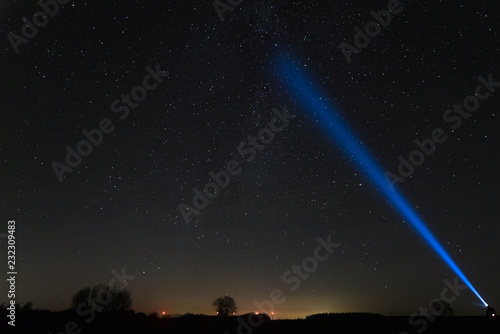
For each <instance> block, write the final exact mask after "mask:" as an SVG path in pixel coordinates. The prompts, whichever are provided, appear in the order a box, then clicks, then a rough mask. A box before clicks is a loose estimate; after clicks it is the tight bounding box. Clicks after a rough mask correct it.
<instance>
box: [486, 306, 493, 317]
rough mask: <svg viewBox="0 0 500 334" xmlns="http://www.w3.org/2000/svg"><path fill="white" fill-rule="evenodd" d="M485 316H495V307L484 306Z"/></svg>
mask: <svg viewBox="0 0 500 334" xmlns="http://www.w3.org/2000/svg"><path fill="white" fill-rule="evenodd" d="M486 316H487V317H494V316H495V309H494V308H493V307H491V306H488V307H486Z"/></svg>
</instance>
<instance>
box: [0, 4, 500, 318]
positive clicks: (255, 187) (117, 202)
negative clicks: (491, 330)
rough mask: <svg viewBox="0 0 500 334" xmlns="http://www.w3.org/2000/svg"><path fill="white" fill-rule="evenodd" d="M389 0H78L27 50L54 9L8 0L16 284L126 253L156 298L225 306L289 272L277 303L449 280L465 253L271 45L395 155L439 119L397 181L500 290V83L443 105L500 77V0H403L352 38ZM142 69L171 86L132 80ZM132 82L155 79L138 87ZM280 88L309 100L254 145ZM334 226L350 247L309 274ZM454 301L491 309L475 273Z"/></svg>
mask: <svg viewBox="0 0 500 334" xmlns="http://www.w3.org/2000/svg"><path fill="white" fill-rule="evenodd" d="M61 2H64V1H61ZM237 2H238V1H233V3H237ZM387 6H388V3H387V1H355V2H351V1H347V2H345V1H344V2H341V1H261V0H259V1H250V0H243V1H242V2H241V3H240V4H238V5H236V6H234V10H233V11H226V12H225V13H223V14H222V15H223V17H224V20H223V21H222V20H221V19H220V17H219V15H218V13H217V11H216V9H215V8H214V6H213V4H212V1H163V0H151V1H99V2H98V1H93V2H89V1H68V3H67V4H64V5H59V10H58V13H56V14H54V15H53V17H50V16H49V17H48V22H47V24H46V25H45V26H44V27H41V28H39V29H38V33H37V34H36V35H35V36H32V37H31V38H29V39H27V41H26V43H21V44H18V46H17V48H18V52H17V53H16V52H15V51H14V47H13V46H12V44H11V42H10V41H9V38H8V34H9V33H10V32H12V33H14V34H16V35H18V36H22V31H21V27H22V25H23V21H21V19H22V18H23V17H27V18H28V19H29V20H30V21H31V20H32V16H33V14H34V13H36V12H37V11H40V10H41V9H40V6H39V5H37V3H36V1H1V2H0V15H1V16H0V22H1V25H0V30H1V35H2V36H3V37H2V43H0V62H1V63H0V84H1V87H0V88H1V89H0V96H1V101H2V105H1V110H2V113H1V114H0V115H1V116H0V117H1V119H0V124H1V127H2V131H1V140H0V155H1V160H0V161H1V167H0V168H1V169H0V185H1V197H0V201H1V207H0V209H1V218H2V221H1V226H2V227H1V229H0V233H6V231H7V221H8V220H10V219H15V220H16V241H17V244H16V246H17V248H16V250H17V254H16V256H17V272H18V276H17V289H18V294H17V298H16V302H20V303H22V304H24V303H26V302H28V301H33V303H34V307H35V308H45V309H51V310H63V309H66V308H68V307H69V305H70V302H71V296H72V295H73V293H74V292H76V291H77V290H78V289H80V288H83V287H85V286H89V285H94V284H98V283H107V282H108V281H109V280H110V279H111V278H112V277H113V274H112V273H111V271H112V270H116V271H118V272H121V271H122V268H125V269H123V270H124V271H125V273H126V274H127V275H133V276H135V278H134V279H131V280H129V281H128V285H127V289H128V290H130V291H131V293H132V299H133V309H134V310H136V311H141V312H145V313H150V312H162V311H165V312H167V313H168V314H182V313H186V312H191V313H204V314H214V313H215V311H214V310H213V308H212V306H211V303H212V301H213V300H214V299H216V298H217V297H220V296H224V295H226V294H228V295H229V296H231V297H233V298H234V299H235V300H236V303H237V305H238V306H239V313H245V312H252V311H257V308H256V307H255V306H254V305H253V301H255V300H256V301H259V302H261V301H264V300H267V299H269V296H270V293H271V291H273V290H274V289H280V290H282V291H283V295H284V296H285V297H286V301H284V302H283V303H282V304H281V305H276V306H275V307H276V310H275V312H276V315H275V318H295V317H304V316H306V315H308V314H313V313H320V312H376V313H381V314H385V315H405V314H410V313H412V312H414V311H417V310H418V308H419V307H421V306H422V307H427V306H428V304H429V302H430V301H431V300H433V299H436V298H439V297H440V294H441V291H442V290H443V289H444V288H445V287H446V285H445V283H444V280H445V279H447V280H448V281H450V282H453V280H454V278H455V277H456V274H455V273H454V272H453V271H452V270H451V269H450V268H449V267H448V266H447V265H446V264H445V263H444V262H443V260H442V259H441V258H440V257H439V256H438V255H437V254H436V253H435V252H434V251H433V250H432V249H431V248H430V247H429V246H428V245H427V243H426V242H425V241H424V240H423V239H422V238H421V237H420V235H419V234H418V233H416V232H415V231H414V230H413V229H412V228H411V227H410V226H409V225H408V224H407V223H406V221H405V219H404V218H403V217H401V216H400V215H399V213H398V212H397V211H396V210H394V208H393V207H392V206H391V204H390V203H389V202H388V201H387V200H386V199H385V198H384V197H383V196H382V195H381V194H380V192H379V190H377V189H376V188H375V187H373V186H372V185H371V183H370V181H369V179H368V176H367V175H366V174H364V173H363V172H362V171H361V170H359V169H358V168H356V167H355V165H354V164H353V163H352V161H351V156H350V155H349V154H345V152H343V151H341V150H339V149H338V147H337V146H336V145H335V142H332V141H331V140H330V139H329V138H328V136H327V135H326V134H325V132H324V130H323V126H324V124H319V122H318V120H317V119H315V118H314V115H312V114H311V113H310V112H307V111H306V110H305V109H304V107H303V106H302V105H301V104H300V103H299V102H298V99H297V96H294V95H293V94H291V93H290V91H289V90H288V89H287V87H286V85H285V84H284V81H283V80H282V79H283V78H282V76H281V75H280V73H279V72H278V71H276V66H275V65H276V62H277V59H279V58H280V57H281V56H283V55H289V56H291V57H293V58H294V59H296V60H297V63H296V65H297V66H298V67H300V68H301V69H303V70H305V71H306V72H307V73H308V75H309V76H310V77H311V78H313V79H314V81H315V84H316V85H317V87H319V90H320V91H321V93H322V94H323V95H324V99H325V101H326V102H327V103H329V104H330V105H332V106H334V107H335V108H336V109H337V111H338V113H339V114H340V116H341V117H342V118H343V119H344V120H345V122H346V123H347V124H349V126H350V128H351V130H352V131H353V132H355V133H356V135H357V137H358V138H361V140H362V145H363V147H364V148H366V149H367V150H368V151H369V152H371V154H372V155H373V156H374V157H375V158H376V159H377V161H378V163H379V164H380V166H381V167H382V168H383V170H387V171H389V172H392V173H394V174H397V173H398V165H399V164H400V160H398V156H402V157H403V158H405V159H408V158H409V155H410V153H411V152H412V151H413V150H415V149H416V148H418V147H417V146H416V144H415V143H414V141H415V140H416V139H418V140H420V141H422V140H424V139H426V138H431V137H432V135H431V133H432V132H433V130H434V129H436V128H441V129H443V131H444V134H445V135H446V136H447V137H446V138H447V139H446V140H445V141H444V142H443V143H439V144H436V150H435V152H434V153H432V154H431V155H429V156H425V161H424V162H423V163H422V164H421V165H420V166H417V167H415V170H414V172H413V173H412V175H411V176H409V177H407V178H406V181H405V182H398V183H397V184H396V187H397V188H398V189H399V190H400V191H401V192H402V193H403V194H404V195H405V197H406V198H407V199H408V201H409V202H410V203H411V204H412V205H413V206H414V208H415V209H416V211H417V212H418V214H419V215H420V216H421V217H422V218H423V220H424V221H425V222H426V224H427V226H428V227H429V229H430V230H432V232H433V233H434V234H435V236H436V237H437V238H438V240H439V241H440V242H441V244H442V245H443V247H445V249H446V250H447V251H448V252H449V254H450V255H451V257H452V258H453V259H454V260H455V261H456V263H457V264H458V266H459V267H460V268H461V269H462V271H463V272H464V273H465V275H466V276H467V277H468V278H469V280H470V281H471V282H472V284H473V285H474V287H475V288H476V289H477V290H478V292H479V293H480V294H481V295H482V297H484V298H485V299H486V301H487V302H488V303H490V304H491V305H492V306H495V305H500V288H499V283H498V282H499V274H500V271H499V269H498V258H497V257H498V255H499V254H500V243H499V242H498V239H499V236H500V224H499V222H500V205H499V202H498V200H499V195H500V192H499V189H500V159H498V148H499V146H500V137H499V129H500V121H499V115H498V107H499V106H500V83H497V84H496V86H494V85H491V86H490V89H491V90H489V89H488V88H486V87H484V85H483V88H482V89H480V93H481V94H483V95H486V94H487V93H489V94H490V95H489V97H488V98H485V99H484V100H482V101H480V102H479V106H478V107H477V110H474V111H473V112H470V113H468V112H467V111H463V114H462V116H459V115H460V114H459V113H458V112H453V113H451V111H450V113H449V114H447V110H448V109H449V108H451V109H453V108H454V107H453V105H454V104H463V103H464V98H466V97H467V96H470V95H474V93H475V89H476V87H477V86H478V85H480V84H481V81H480V80H479V79H478V77H480V76H481V77H483V78H484V79H485V80H487V79H488V76H489V75H490V78H491V79H490V81H493V82H500V67H499V66H498V65H497V64H496V63H497V62H498V59H500V58H499V57H500V49H499V38H500V35H499V32H500V4H498V2H496V1H486V0H480V1H466V0H462V1H419V2H418V3H417V2H416V1H402V2H401V5H400V7H398V10H401V11H400V12H399V13H398V14H392V18H391V21H390V23H389V24H387V26H386V27H382V28H381V31H380V33H379V34H378V35H377V36H374V37H372V38H371V41H370V43H369V44H368V45H366V46H365V47H364V48H360V49H359V52H358V53H352V54H351V55H350V62H348V61H347V59H346V57H345V55H344V53H343V52H342V50H341V48H340V47H339V45H340V44H341V43H342V42H345V43H348V44H350V45H353V47H354V35H355V30H354V29H355V27H359V28H360V29H364V28H365V25H366V24H367V23H368V22H369V21H372V20H373V17H372V15H370V11H376V12H378V11H380V10H382V9H387ZM11 36H12V35H11ZM147 67H149V70H148V69H146V68H147ZM157 69H158V71H159V72H158V71H157ZM150 72H153V73H155V75H153V76H151V74H149V73H150ZM158 73H160V74H161V75H160V74H158ZM148 74H149V75H150V77H149V78H150V79H147V80H146V81H145V83H143V79H144V78H145V76H146V75H148ZM154 77H156V80H155V79H154ZM143 84H144V85H149V87H153V86H154V88H151V90H144V89H142V88H139V89H135V90H133V89H134V87H136V86H138V85H141V86H142V85H143ZM495 87H496V88H495ZM495 90H496V91H495ZM144 92H146V94H147V96H143V95H141V94H143V93H144ZM131 93H134V94H135V96H138V97H140V100H141V101H140V102H137V103H135V102H134V101H131V100H129V102H128V103H127V102H124V100H122V96H125V99H126V98H127V95H130V94H131ZM115 101H116V102H115ZM114 102H115V103H114ZM113 105H114V108H113ZM120 108H121V109H120ZM283 108H286V110H287V111H288V113H289V114H291V115H294V116H295V117H294V118H291V116H290V119H287V120H286V123H288V124H287V125H286V127H285V126H282V125H283V121H280V120H279V119H277V118H276V119H275V123H274V124H275V125H276V126H279V127H280V129H281V130H280V131H276V132H274V133H272V135H273V137H272V140H270V141H269V139H270V137H269V136H270V133H271V132H269V131H267V132H266V131H264V132H262V133H264V135H263V136H264V137H262V138H264V139H265V140H267V141H269V142H268V143H266V144H262V143H261V142H259V143H257V145H258V148H253V149H252V145H251V144H248V142H249V138H248V137H249V136H251V137H258V135H259V132H260V131H261V130H262V129H264V128H265V127H269V125H268V124H269V122H270V121H271V120H272V119H273V118H275V117H277V116H276V113H283ZM273 109H274V111H273ZM445 114H446V115H447V116H449V117H455V119H454V120H453V121H450V120H448V121H445V120H444V119H443V116H444V115H445ZM457 115H458V116H457ZM464 115H466V116H464ZM457 117H458V118H459V119H460V122H461V123H458V120H457ZM103 120H104V123H105V124H104V126H103ZM107 120H109V121H107ZM100 126H101V127H102V128H105V129H106V130H107V132H108V133H103V135H102V141H101V142H100V144H99V145H98V146H97V147H94V146H92V152H90V153H89V154H88V155H87V156H84V157H82V161H81V162H80V163H79V164H77V163H73V164H74V165H76V166H75V167H71V169H72V172H67V170H66V172H64V173H63V174H64V175H63V176H62V182H60V180H59V179H58V176H57V174H56V172H55V171H54V167H53V165H54V161H56V162H58V163H60V164H61V165H63V164H64V165H67V163H66V161H65V159H66V155H67V154H68V152H67V150H66V147H67V146H69V147H70V148H71V149H72V150H77V145H78V144H79V142H80V141H82V140H86V138H85V136H84V134H83V133H82V131H84V130H86V131H89V132H90V131H91V130H93V129H96V128H99V127H100ZM454 128H455V129H454ZM111 129H113V130H111ZM97 137H99V136H97ZM97 137H95V138H97ZM95 140H97V139H95ZM242 142H245V143H244V144H243V146H242V147H241V148H242V149H248V150H249V151H252V150H253V152H254V153H246V154H243V155H242V154H240V153H239V152H238V146H239V145H240V144H241V143H242ZM80 148H81V150H82V152H84V151H86V150H88V147H87V146H81V147H80ZM84 153H86V152H84ZM251 157H252V158H253V159H250V158H251ZM233 160H234V161H236V162H237V163H238V165H237V166H238V167H237V168H240V169H238V170H239V173H235V174H236V175H231V176H230V180H229V182H228V184H227V186H225V187H224V188H223V189H220V190H219V193H218V194H217V196H213V197H214V198H213V199H211V200H210V203H209V204H208V205H206V207H204V208H202V209H200V210H199V215H196V214H194V213H193V214H189V215H188V216H189V220H190V223H189V224H186V221H185V219H184V218H183V215H182V213H181V210H180V209H179V205H180V204H181V203H182V204H185V205H186V206H190V207H193V196H194V192H193V188H196V189H199V190H200V191H203V188H204V186H205V184H207V183H208V182H210V181H211V178H210V176H209V173H210V172H214V173H218V172H219V171H224V170H226V165H227V164H228V162H230V161H233ZM247 160H252V161H247ZM73 162H74V161H73ZM233 167H234V169H235V170H236V169H237V168H236V167H235V166H234V165H233ZM66 168H68V167H66ZM329 236H330V239H331V242H334V243H340V245H339V246H338V248H336V249H335V250H334V252H333V253H332V254H331V255H330V256H329V257H328V259H327V260H325V261H322V262H319V263H318V267H317V270H315V271H313V272H311V273H310V274H309V277H308V278H307V279H305V280H301V281H300V286H299V287H298V288H297V289H296V290H295V291H292V290H291V289H290V288H291V287H292V286H294V284H291V283H288V284H287V283H285V282H284V281H283V280H282V278H283V277H282V276H283V274H284V273H285V272H286V271H287V270H291V268H292V266H293V265H294V264H295V265H301V264H302V262H303V260H304V259H306V258H307V257H312V256H314V251H315V249H316V247H317V246H318V245H319V243H318V241H317V239H318V238H321V239H323V240H325V241H326V240H327V238H328V237H329ZM0 240H2V243H1V246H0V247H1V249H2V254H4V255H2V256H4V258H3V259H4V260H5V261H4V260H2V263H4V265H3V266H2V268H4V269H3V271H4V274H3V275H5V272H6V271H7V268H6V255H7V251H6V243H5V239H0ZM321 252H322V253H321V254H326V251H324V250H322V251H321ZM292 276H297V275H294V274H291V275H289V276H288V277H289V278H290V277H292ZM1 302H8V299H7V296H6V294H5V293H2V295H1V297H0V303H1ZM451 306H452V308H453V309H454V310H455V313H456V314H460V315H480V314H484V307H483V306H482V304H481V303H480V301H479V300H478V298H477V297H476V296H475V295H474V294H473V293H472V292H471V291H470V290H462V293H461V294H460V296H458V297H457V298H456V300H455V301H454V302H453V303H452V304H451ZM497 308H498V306H497Z"/></svg>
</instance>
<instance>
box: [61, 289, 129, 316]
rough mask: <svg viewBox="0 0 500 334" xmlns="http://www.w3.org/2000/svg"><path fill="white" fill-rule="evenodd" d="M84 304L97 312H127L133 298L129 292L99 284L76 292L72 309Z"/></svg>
mask: <svg viewBox="0 0 500 334" xmlns="http://www.w3.org/2000/svg"><path fill="white" fill-rule="evenodd" d="M82 304H83V305H86V306H87V307H90V308H92V309H94V310H96V311H97V312H113V311H127V310H130V308H131V306H132V298H131V295H130V292H129V291H127V290H114V289H111V288H110V287H109V286H107V285H105V284H98V285H95V286H93V287H90V286H89V287H86V288H83V289H80V290H78V291H77V292H75V294H74V295H73V298H72V299H71V309H76V308H78V307H79V306H80V305H82Z"/></svg>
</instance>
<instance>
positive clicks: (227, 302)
mask: <svg viewBox="0 0 500 334" xmlns="http://www.w3.org/2000/svg"><path fill="white" fill-rule="evenodd" d="M212 306H213V307H215V310H216V311H217V315H218V316H221V317H227V316H228V315H231V314H234V313H236V311H237V310H238V307H237V306H236V302H235V301H234V299H233V298H231V297H229V296H225V297H219V298H217V299H216V300H214V302H213V303H212Z"/></svg>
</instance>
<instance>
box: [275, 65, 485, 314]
mask: <svg viewBox="0 0 500 334" xmlns="http://www.w3.org/2000/svg"><path fill="white" fill-rule="evenodd" d="M299 66H303V65H301V63H300V62H298V61H294V60H293V59H291V58H290V57H289V56H281V57H280V58H279V59H277V64H276V69H277V70H278V73H279V75H280V76H283V77H284V78H285V81H284V83H285V85H286V87H287V88H288V89H289V91H290V92H291V93H292V94H293V96H294V97H295V98H296V99H297V100H298V101H299V102H300V103H301V104H302V106H303V107H304V108H303V109H304V110H305V111H306V112H308V113H309V114H310V115H311V116H312V118H313V119H314V120H315V121H316V123H318V125H319V126H321V128H322V129H323V130H324V131H326V133H327V134H328V136H329V138H330V139H331V140H333V142H334V144H335V145H336V146H338V147H339V148H340V149H341V150H342V151H343V152H344V153H345V154H346V155H347V156H348V157H349V158H350V159H351V161H352V162H353V164H354V165H355V166H356V167H357V168H359V169H360V170H361V171H362V172H363V174H365V176H366V177H367V178H368V180H369V181H370V182H371V183H372V185H373V186H374V187H375V189H377V190H378V191H379V193H381V194H382V195H383V196H384V197H385V198H386V199H387V201H389V203H391V204H392V206H393V207H394V208H395V209H396V210H397V211H398V212H399V214H400V215H401V216H402V217H403V218H404V219H406V220H407V221H408V222H409V223H410V225H411V226H412V227H413V228H414V229H415V230H416V231H417V232H418V233H419V234H420V235H421V236H422V238H423V239H424V240H425V241H426V242H427V243H428V244H429V246H431V248H432V249H433V250H434V251H435V252H436V253H437V254H438V255H439V256H440V257H441V258H442V259H443V260H444V262H445V263H446V264H448V266H449V267H450V268H451V269H452V270H453V271H454V272H455V273H456V274H457V276H458V277H460V279H461V280H462V281H463V282H464V283H465V284H466V285H467V286H468V287H469V289H471V291H472V292H474V294H475V295H476V296H477V297H478V298H479V299H480V300H481V302H482V303H483V304H484V305H485V306H488V304H487V303H486V301H485V300H484V299H483V298H482V297H481V295H479V293H478V292H477V290H476V289H475V288H474V286H473V285H472V283H471V282H470V281H469V280H468V279H467V277H466V276H465V274H464V273H463V272H462V271H461V270H460V268H459V267H458V266H457V264H456V263H455V262H454V261H453V259H452V258H451V257H450V255H449V254H448V253H447V252H446V250H445V249H444V248H443V246H441V244H440V243H439V241H438V240H437V239H436V237H435V236H434V235H433V234H432V233H431V231H430V230H429V228H428V227H427V226H426V225H425V223H424V221H423V220H422V219H421V218H420V217H419V216H418V214H417V212H416V211H415V210H414V208H413V207H412V206H411V205H410V203H409V202H408V201H407V200H406V199H405V198H404V196H403V194H402V193H401V192H399V191H398V189H396V188H395V187H393V186H392V185H390V184H389V181H388V180H387V179H386V177H385V173H384V170H383V169H382V168H381V166H379V164H378V163H377V161H376V159H375V158H374V157H373V156H372V155H371V154H370V152H369V151H368V150H367V149H366V148H365V147H363V145H362V144H361V140H360V139H359V138H357V136H356V135H355V134H354V133H353V132H352V131H351V130H350V129H349V127H348V126H347V124H346V123H345V122H344V120H342V118H341V117H340V116H339V113H338V112H337V110H336V108H335V107H333V106H332V105H330V104H329V103H327V102H326V98H325V97H323V95H322V94H320V92H319V89H318V88H317V87H316V86H315V85H314V84H313V80H312V79H311V78H310V77H308V76H307V75H306V73H305V72H304V71H303V70H301V69H300V68H299Z"/></svg>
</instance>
